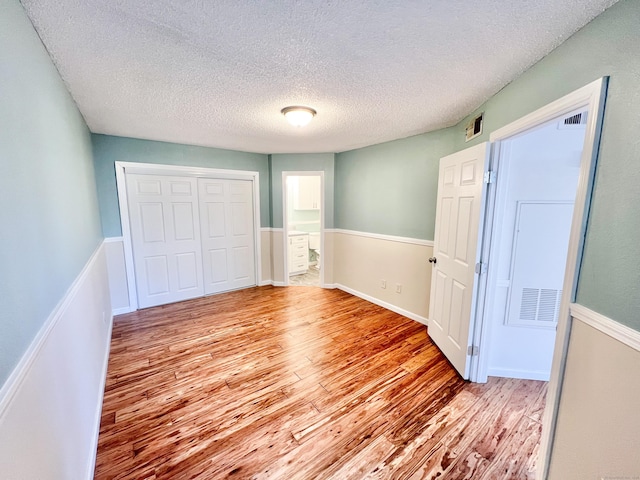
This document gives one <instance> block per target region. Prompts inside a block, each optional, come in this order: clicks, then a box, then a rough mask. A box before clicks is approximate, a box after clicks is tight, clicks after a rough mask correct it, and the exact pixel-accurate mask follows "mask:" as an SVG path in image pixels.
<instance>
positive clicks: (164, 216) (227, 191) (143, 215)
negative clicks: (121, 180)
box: [126, 174, 256, 308]
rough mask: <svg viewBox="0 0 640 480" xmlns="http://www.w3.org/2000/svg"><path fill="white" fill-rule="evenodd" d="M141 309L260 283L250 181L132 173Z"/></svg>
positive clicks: (129, 178) (133, 236)
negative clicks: (256, 261)
mask: <svg viewBox="0 0 640 480" xmlns="http://www.w3.org/2000/svg"><path fill="white" fill-rule="evenodd" d="M126 183H127V199H128V207H129V221H130V227H131V244H132V247H133V261H134V269H135V278H136V285H137V293H138V305H139V307H140V308H145V307H151V306H155V305H162V304H165V303H172V302H177V301H181V300H186V299H189V298H195V297H199V296H202V295H208V294H211V293H218V292H223V291H227V290H234V289H237V288H244V287H249V286H253V285H255V284H256V274H255V245H254V243H255V232H254V218H253V215H254V211H253V204H254V203H253V185H252V182H251V181H249V180H232V179H214V178H194V177H182V176H170V175H146V174H127V176H126Z"/></svg>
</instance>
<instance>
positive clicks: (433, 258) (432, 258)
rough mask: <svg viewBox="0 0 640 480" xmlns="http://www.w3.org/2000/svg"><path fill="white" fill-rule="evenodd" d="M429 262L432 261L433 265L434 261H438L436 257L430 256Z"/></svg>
mask: <svg viewBox="0 0 640 480" xmlns="http://www.w3.org/2000/svg"><path fill="white" fill-rule="evenodd" d="M429 263H433V264H434V265H435V264H436V263H438V259H437V258H436V257H431V258H430V259H429Z"/></svg>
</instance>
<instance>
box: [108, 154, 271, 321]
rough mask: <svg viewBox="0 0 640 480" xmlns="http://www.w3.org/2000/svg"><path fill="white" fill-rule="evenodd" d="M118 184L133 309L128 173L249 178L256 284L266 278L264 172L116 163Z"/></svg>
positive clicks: (132, 307) (134, 292)
mask: <svg viewBox="0 0 640 480" xmlns="http://www.w3.org/2000/svg"><path fill="white" fill-rule="evenodd" d="M115 169H116V187H117V190H118V206H119V207H120V226H121V229H122V239H123V243H124V258H125V267H126V270H127V288H128V290H129V308H130V311H131V312H133V311H135V310H137V309H138V291H137V288H136V279H135V270H134V266H133V246H132V244H131V227H130V223H129V204H128V201H127V186H126V176H125V174H126V173H138V174H143V175H154V174H155V175H179V176H189V177H206V178H227V179H235V180H249V181H251V182H253V209H254V216H253V222H254V227H253V228H254V249H255V269H256V272H255V273H256V285H258V284H259V283H260V278H262V245H261V238H260V233H261V232H262V227H261V226H260V174H259V172H256V171H250V170H227V169H220V168H201V167H188V166H182V165H162V164H155V163H136V162H115Z"/></svg>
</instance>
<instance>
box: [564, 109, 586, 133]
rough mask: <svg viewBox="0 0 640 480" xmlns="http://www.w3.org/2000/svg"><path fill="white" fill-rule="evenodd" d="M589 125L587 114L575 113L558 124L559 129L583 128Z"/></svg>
mask: <svg viewBox="0 0 640 480" xmlns="http://www.w3.org/2000/svg"><path fill="white" fill-rule="evenodd" d="M586 124H587V112H586V111H584V112H580V113H574V114H572V115H569V116H568V117H564V118H563V119H562V120H560V122H558V128H559V129H564V128H581V127H582V126H583V125H586Z"/></svg>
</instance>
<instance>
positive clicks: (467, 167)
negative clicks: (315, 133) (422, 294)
mask: <svg viewBox="0 0 640 480" xmlns="http://www.w3.org/2000/svg"><path fill="white" fill-rule="evenodd" d="M488 155H489V143H483V144H480V145H477V146H475V147H471V148H468V149H466V150H463V151H462V152H458V153H454V154H453V155H449V156H447V157H444V158H442V159H441V160H440V171H439V175H438V197H437V203H436V228H435V240H434V247H433V252H434V256H433V258H431V259H430V261H431V262H432V264H433V273H432V279H431V297H430V302H429V336H430V337H431V338H432V340H433V341H434V342H435V343H436V345H438V347H439V348H440V350H442V352H443V353H444V354H445V356H446V357H447V358H448V359H449V361H450V362H451V364H452V365H453V366H454V367H455V368H456V370H458V372H459V373H460V375H462V377H463V378H465V379H468V378H469V363H470V362H469V360H470V354H469V353H470V352H469V351H468V348H469V347H470V345H471V342H472V334H473V330H472V328H471V325H472V323H473V320H474V318H473V317H474V313H475V303H476V297H477V294H476V291H477V288H476V263H477V262H478V261H479V256H480V248H479V242H480V241H481V238H482V236H481V235H480V228H481V226H482V224H481V218H482V217H483V207H484V198H485V191H486V188H485V182H484V177H485V172H486V170H487V166H488Z"/></svg>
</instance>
